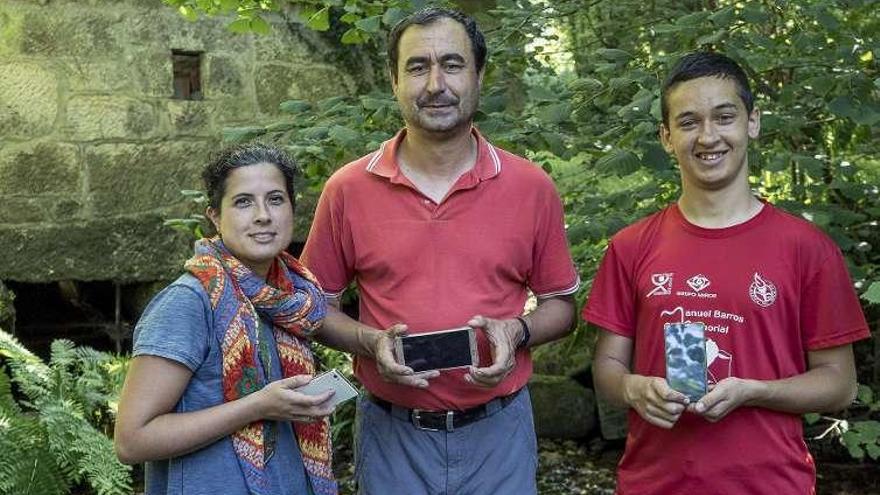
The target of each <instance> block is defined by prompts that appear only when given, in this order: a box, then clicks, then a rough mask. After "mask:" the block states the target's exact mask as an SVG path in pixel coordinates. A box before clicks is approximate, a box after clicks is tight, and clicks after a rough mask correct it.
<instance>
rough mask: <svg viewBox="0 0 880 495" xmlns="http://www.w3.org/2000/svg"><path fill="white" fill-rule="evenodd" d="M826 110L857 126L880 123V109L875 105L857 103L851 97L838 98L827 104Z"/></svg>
mask: <svg viewBox="0 0 880 495" xmlns="http://www.w3.org/2000/svg"><path fill="white" fill-rule="evenodd" d="M828 110H830V111H831V113H833V114H835V115H837V116H839V117H846V118H848V119H851V120H853V121H854V122H855V123H857V124H863V125H874V124H876V123H878V122H880V108H878V107H877V105H873V104H871V103H868V102H862V101H858V100H856V99H855V98H853V97H852V96H838V97H837V98H835V99H833V100H831V102H830V103H828Z"/></svg>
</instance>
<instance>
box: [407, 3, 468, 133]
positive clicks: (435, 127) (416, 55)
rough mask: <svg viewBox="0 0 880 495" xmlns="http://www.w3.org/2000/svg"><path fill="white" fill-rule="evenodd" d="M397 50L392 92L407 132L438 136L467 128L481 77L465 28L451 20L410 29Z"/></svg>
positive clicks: (440, 20)
mask: <svg viewBox="0 0 880 495" xmlns="http://www.w3.org/2000/svg"><path fill="white" fill-rule="evenodd" d="M398 50H399V51H398V53H399V58H398V62H397V64H398V66H397V67H396V68H395V69H396V71H397V73H396V74H394V75H393V77H392V86H393V89H394V95H395V96H396V97H397V102H398V104H399V105H400V110H401V113H402V114H403V119H404V120H405V121H406V125H407V127H408V128H410V129H417V130H422V131H428V132H436V133H446V132H450V131H454V130H456V129H460V128H462V127H468V128H470V124H471V120H472V119H473V116H474V113H475V112H476V111H477V103H478V102H479V93H480V80H481V76H482V74H480V73H478V72H477V69H476V64H475V61H474V52H473V49H472V48H471V40H470V38H468V35H467V32H466V31H465V29H464V27H463V26H462V25H461V24H460V23H458V22H457V21H455V20H453V19H449V18H442V19H438V20H436V21H434V22H432V23H430V24H427V25H424V26H422V25H413V26H410V27H408V28H407V29H406V31H404V32H403V34H402V35H401V37H400V40H399V42H398Z"/></svg>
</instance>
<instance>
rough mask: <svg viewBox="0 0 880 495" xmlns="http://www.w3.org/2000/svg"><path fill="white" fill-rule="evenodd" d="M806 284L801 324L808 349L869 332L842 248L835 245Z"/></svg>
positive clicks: (859, 338) (833, 344)
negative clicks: (841, 251)
mask: <svg viewBox="0 0 880 495" xmlns="http://www.w3.org/2000/svg"><path fill="white" fill-rule="evenodd" d="M830 251H831V252H830V254H828V255H827V256H826V257H825V259H824V260H823V261H822V262H821V263H819V265H818V267H817V268H816V270H815V271H814V272H813V273H814V275H812V276H811V277H810V278H808V279H807V280H806V282H805V284H804V285H803V291H802V294H801V328H802V329H803V338H804V347H805V348H806V349H807V350H811V351H812V350H818V349H826V348H829V347H835V346H839V345H845V344H849V343H852V342H855V341H857V340H861V339H864V338H867V337H869V336H870V332H869V331H868V324H867V322H866V321H865V315H864V313H862V307H861V305H860V304H859V299H858V296H857V295H856V292H855V289H854V288H853V284H852V281H851V280H850V278H849V273H848V272H847V270H846V264H845V263H844V260H843V256H842V255H841V253H840V250H839V249H837V247H836V246H834V247H833V248H832V249H830Z"/></svg>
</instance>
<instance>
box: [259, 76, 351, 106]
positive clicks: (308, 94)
mask: <svg viewBox="0 0 880 495" xmlns="http://www.w3.org/2000/svg"><path fill="white" fill-rule="evenodd" d="M255 85H256V91H257V103H258V104H259V107H260V111H261V112H263V113H267V114H278V113H279V110H278V105H279V104H280V103H281V102H283V101H286V100H310V101H317V100H321V99H323V98H329V97H331V96H342V95H348V94H352V93H353V92H354V89H355V86H354V84H353V83H352V81H351V78H350V77H349V76H347V75H346V74H344V73H342V72H340V70H339V68H337V67H333V66H331V65H324V64H300V65H284V64H266V65H262V66H260V67H258V68H257V71H256V80H255Z"/></svg>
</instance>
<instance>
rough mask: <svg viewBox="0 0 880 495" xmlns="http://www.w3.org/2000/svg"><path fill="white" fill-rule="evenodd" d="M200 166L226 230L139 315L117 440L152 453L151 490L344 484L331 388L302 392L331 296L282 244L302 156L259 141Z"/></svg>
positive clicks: (168, 494)
mask: <svg viewBox="0 0 880 495" xmlns="http://www.w3.org/2000/svg"><path fill="white" fill-rule="evenodd" d="M202 176H203V179H204V181H205V186H206V189H207V193H208V198H209V206H208V208H207V210H206V213H207V216H208V218H210V220H211V222H212V223H213V225H214V227H215V228H216V230H217V236H216V237H212V238H206V239H202V240H200V241H198V242H197V243H196V246H195V254H194V256H193V257H192V258H190V259H189V260H188V261H187V262H186V264H185V269H186V273H185V274H184V275H182V276H181V277H180V278H179V279H177V280H176V281H175V282H174V283H172V284H171V285H169V286H168V287H166V288H165V289H164V290H163V291H162V292H160V293H159V294H158V295H157V296H156V297H155V298H154V299H153V300H152V301H151V302H150V304H149V306H148V307H147V308H146V310H145V311H144V314H143V316H142V317H141V319H140V321H139V322H138V325H137V327H136V329H135V335H134V352H133V356H134V358H133V359H132V362H131V367H130V369H129V372H128V376H127V377H126V381H125V386H124V388H123V390H122V398H121V400H120V403H119V413H118V416H117V421H116V440H115V442H116V452H117V454H118V456H119V458H120V460H122V461H123V462H126V463H139V462H146V493H147V495H159V494H161V495H178V494H180V495H184V494H185V495H198V494H210V495H217V494H221V493H222V494H230V495H237V494H241V495H250V494H258V495H262V494H272V495H275V494H282V495H301V494H315V495H324V494H335V493H336V492H337V488H336V483H335V481H334V480H333V475H332V472H331V469H330V455H331V448H330V431H329V424H328V421H327V416H328V415H329V414H330V413H331V412H332V410H333V405H332V401H331V400H330V397H331V395H332V392H324V393H322V394H320V395H306V394H303V393H300V392H297V389H298V388H299V387H302V386H303V385H305V384H306V383H308V382H309V381H310V380H311V377H312V375H313V374H314V371H315V365H314V358H313V356H312V353H311V351H310V348H309V345H308V337H309V336H310V335H311V334H312V332H314V331H315V330H316V329H318V328H319V327H320V326H321V323H322V322H323V319H324V315H325V313H326V301H325V299H324V296H323V292H322V291H321V288H320V286H319V285H318V283H317V281H316V280H315V278H314V277H313V276H312V274H311V273H309V272H308V270H306V269H305V268H304V267H303V266H302V265H300V263H299V262H298V261H297V260H296V259H295V258H294V257H293V256H291V255H289V254H287V253H286V252H285V249H286V248H287V246H288V245H289V244H290V242H291V240H292V236H293V198H294V191H293V177H294V164H293V163H292V161H291V160H290V158H288V157H287V156H286V155H285V154H284V153H283V152H282V151H280V150H279V149H277V148H275V147H272V146H268V145H264V144H248V145H243V146H237V147H234V148H230V149H228V150H226V151H224V152H222V154H221V155H220V156H219V157H218V158H217V159H216V160H214V161H213V162H212V163H210V164H209V165H208V166H207V167H206V168H205V170H204V172H203V174H202ZM302 447H306V448H302Z"/></svg>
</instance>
